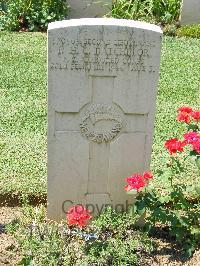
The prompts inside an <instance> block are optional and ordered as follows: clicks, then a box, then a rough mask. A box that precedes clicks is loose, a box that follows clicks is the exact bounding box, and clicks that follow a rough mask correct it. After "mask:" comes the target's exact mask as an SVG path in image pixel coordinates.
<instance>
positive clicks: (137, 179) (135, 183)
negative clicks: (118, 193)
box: [125, 174, 146, 192]
mask: <svg viewBox="0 0 200 266" xmlns="http://www.w3.org/2000/svg"><path fill="white" fill-rule="evenodd" d="M125 180H126V182H127V183H128V185H127V186H126V187H125V190H126V191H130V190H132V189H136V190H137V192H139V191H140V190H141V189H142V188H143V187H145V186H146V182H145V180H144V178H143V176H142V175H140V174H134V175H132V176H130V177H127V178H126V179H125Z"/></svg>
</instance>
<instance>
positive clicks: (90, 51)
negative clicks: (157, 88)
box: [50, 38, 155, 73]
mask: <svg viewBox="0 0 200 266" xmlns="http://www.w3.org/2000/svg"><path fill="white" fill-rule="evenodd" d="M154 46H155V44H154V42H153V41H152V42H148V41H146V42H145V41H143V42H138V41H135V40H131V41H128V40H114V41H111V40H107V41H104V40H99V39H84V40H78V39H75V40H68V39H65V38H59V39H57V40H56V39H55V40H53V41H52V49H53V50H55V51H57V52H56V55H57V57H56V59H57V61H56V62H55V61H54V62H51V63H50V70H71V71H73V70H74V71H85V72H89V71H108V72H113V71H117V72H119V71H126V70H128V71H138V72H140V71H145V72H150V73H151V72H155V69H154V66H152V65H151V62H150V60H149V59H151V58H152V55H151V49H152V48H153V47H154Z"/></svg>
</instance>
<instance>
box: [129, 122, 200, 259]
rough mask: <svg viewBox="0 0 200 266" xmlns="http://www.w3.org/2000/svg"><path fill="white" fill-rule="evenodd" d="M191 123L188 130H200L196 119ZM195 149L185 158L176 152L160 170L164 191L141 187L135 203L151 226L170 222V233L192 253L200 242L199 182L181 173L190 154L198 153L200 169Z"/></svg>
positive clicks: (164, 224)
mask: <svg viewBox="0 0 200 266" xmlns="http://www.w3.org/2000/svg"><path fill="white" fill-rule="evenodd" d="M190 123H191V124H189V125H187V129H188V131H187V132H191V129H193V130H195V131H192V132H195V133H198V132H200V128H199V127H198V124H196V122H194V121H191V122H190ZM193 123H195V124H193ZM195 141H196V139H195V140H194V142H195ZM190 143H191V140H190ZM190 145H191V144H190ZM184 148H186V147H184ZM192 149H193V150H192V151H188V150H186V153H189V155H185V156H184V160H180V159H179V156H178V154H175V155H174V154H172V155H171V156H170V160H169V161H168V162H167V164H166V168H163V169H162V170H159V171H158V173H157V174H158V177H157V178H159V179H160V182H162V183H163V186H162V187H163V189H162V191H160V190H159V189H158V188H154V187H153V186H152V187H149V188H147V189H146V191H145V192H143V191H141V192H140V194H139V195H138V197H137V201H136V203H135V206H134V210H135V213H137V214H139V215H142V214H143V213H144V212H145V213H147V218H146V220H147V224H146V226H147V228H151V226H155V225H156V223H159V224H161V225H162V226H168V228H169V233H170V235H172V236H175V238H176V240H177V241H178V242H179V243H180V244H182V245H183V248H184V249H185V251H186V253H187V254H188V255H189V256H191V255H192V253H193V252H194V250H195V249H196V248H197V247H198V245H199V244H200V212H199V210H200V197H199V186H196V187H195V188H194V187H191V186H189V185H188V184H187V183H186V182H184V180H183V179H182V178H180V175H181V173H182V172H184V167H183V166H182V164H181V162H183V161H185V160H187V159H188V157H189V158H190V157H192V159H193V157H194V163H195V166H196V167H197V170H198V171H199V170H200V168H199V159H200V153H198V151H196V150H194V148H192ZM176 176H178V177H179V179H180V180H179V183H178V184H177V183H176V184H174V179H175V177H176ZM198 181H199V177H198ZM191 199H192V200H191Z"/></svg>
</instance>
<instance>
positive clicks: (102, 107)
mask: <svg viewBox="0 0 200 266" xmlns="http://www.w3.org/2000/svg"><path fill="white" fill-rule="evenodd" d="M122 121H123V112H122V111H121V109H120V108H119V107H118V106H117V105H114V104H112V105H108V104H90V105H89V106H87V107H86V110H85V112H84V115H83V117H82V119H81V123H80V129H81V133H82V135H84V136H86V137H87V138H89V139H90V140H92V141H94V142H97V143H102V142H109V141H111V140H112V139H114V138H115V137H116V136H117V135H118V133H119V132H120V131H121V129H122Z"/></svg>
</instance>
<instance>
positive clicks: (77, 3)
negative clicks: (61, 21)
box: [67, 0, 112, 18]
mask: <svg viewBox="0 0 200 266" xmlns="http://www.w3.org/2000/svg"><path fill="white" fill-rule="evenodd" d="M67 4H68V5H69V6H70V12H69V18H96V17H102V16H104V15H105V14H107V13H108V12H109V11H110V10H111V8H112V0H101V1H96V0H67Z"/></svg>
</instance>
